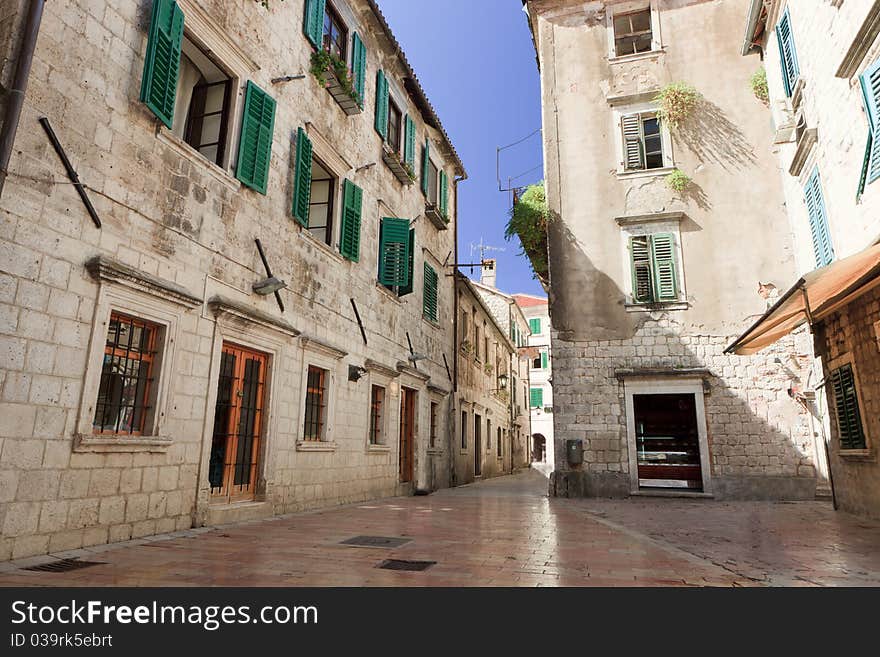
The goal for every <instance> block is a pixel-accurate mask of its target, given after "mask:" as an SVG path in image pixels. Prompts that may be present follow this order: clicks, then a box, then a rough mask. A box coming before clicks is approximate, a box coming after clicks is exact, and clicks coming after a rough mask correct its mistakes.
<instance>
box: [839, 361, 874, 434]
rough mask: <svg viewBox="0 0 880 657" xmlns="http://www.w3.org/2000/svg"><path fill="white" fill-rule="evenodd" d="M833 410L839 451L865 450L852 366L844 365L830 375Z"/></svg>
mask: <svg viewBox="0 0 880 657" xmlns="http://www.w3.org/2000/svg"><path fill="white" fill-rule="evenodd" d="M831 386H832V388H833V391H834V408H835V410H836V413H837V426H838V429H839V430H840V448H841V449H865V447H866V443H865V434H864V431H863V430H862V418H861V413H860V412H859V398H858V394H857V393H856V382H855V377H854V376H853V371H852V366H851V365H844V366H843V367H841V368H838V369H836V370H834V371H833V372H832V373H831Z"/></svg>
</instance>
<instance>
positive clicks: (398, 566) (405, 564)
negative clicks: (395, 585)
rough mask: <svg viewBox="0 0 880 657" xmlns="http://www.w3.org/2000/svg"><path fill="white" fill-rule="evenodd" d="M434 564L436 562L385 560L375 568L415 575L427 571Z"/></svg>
mask: <svg viewBox="0 0 880 657" xmlns="http://www.w3.org/2000/svg"><path fill="white" fill-rule="evenodd" d="M436 563H437V562H436V561H405V560H403V559H385V561H383V562H382V563H380V564H379V565H378V566H377V568H382V569H384V570H406V571H409V572H416V573H417V572H421V571H423V570H428V568H430V567H431V566H433V565H434V564H436Z"/></svg>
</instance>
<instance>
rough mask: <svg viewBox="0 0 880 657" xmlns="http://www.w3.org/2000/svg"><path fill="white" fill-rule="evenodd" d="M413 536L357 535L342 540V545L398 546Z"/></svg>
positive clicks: (404, 543)
mask: <svg viewBox="0 0 880 657" xmlns="http://www.w3.org/2000/svg"><path fill="white" fill-rule="evenodd" d="M411 540H412V539H411V538H395V537H393V536H355V537H353V538H347V539H345V540H344V541H341V542H340V545H355V546H357V547H382V548H396V547H400V546H401V545H406V544H407V543H409V542H410V541H411Z"/></svg>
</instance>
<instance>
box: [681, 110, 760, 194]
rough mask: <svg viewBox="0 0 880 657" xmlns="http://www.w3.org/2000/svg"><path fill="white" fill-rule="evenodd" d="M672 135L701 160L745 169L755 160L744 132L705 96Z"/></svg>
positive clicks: (727, 167) (728, 169)
mask: <svg viewBox="0 0 880 657" xmlns="http://www.w3.org/2000/svg"><path fill="white" fill-rule="evenodd" d="M673 139H674V140H675V141H679V142H681V143H682V144H684V145H685V146H686V147H687V148H688V149H689V150H690V151H691V152H693V153H694V155H696V156H697V159H699V160H700V162H703V163H705V162H714V163H716V164H720V165H721V167H722V168H724V169H725V170H727V171H731V170H735V169H744V168H746V167H748V166H751V165H754V164H755V163H756V162H757V158H756V157H755V152H754V150H753V149H752V145H751V144H750V143H749V142H748V140H747V139H746V137H745V135H744V134H743V132H742V131H741V130H740V129H739V128H738V127H737V126H736V125H735V124H734V123H733V122H731V121H730V119H728V118H727V115H726V114H725V113H724V110H722V109H721V108H720V107H718V105H716V104H715V103H713V102H712V101H711V100H708V99H706V98H701V99H700V101H699V104H698V105H697V107H696V109H695V110H694V112H693V113H691V115H690V116H689V117H688V119H687V120H686V121H685V122H684V123H683V124H682V126H681V129H680V130H676V131H675V135H674V137H673ZM704 196H705V195H704ZM701 207H702V206H701Z"/></svg>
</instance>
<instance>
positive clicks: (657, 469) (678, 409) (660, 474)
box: [633, 394, 703, 490]
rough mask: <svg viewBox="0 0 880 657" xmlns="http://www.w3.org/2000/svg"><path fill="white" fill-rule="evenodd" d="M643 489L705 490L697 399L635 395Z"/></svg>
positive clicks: (639, 461)
mask: <svg viewBox="0 0 880 657" xmlns="http://www.w3.org/2000/svg"><path fill="white" fill-rule="evenodd" d="M633 413H634V420H635V428H636V453H637V456H638V472H639V487H640V488H688V489H691V490H702V489H703V476H702V470H701V468H700V440H699V432H698V429H697V408H696V397H695V396H694V395H693V394H678V395H633Z"/></svg>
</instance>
